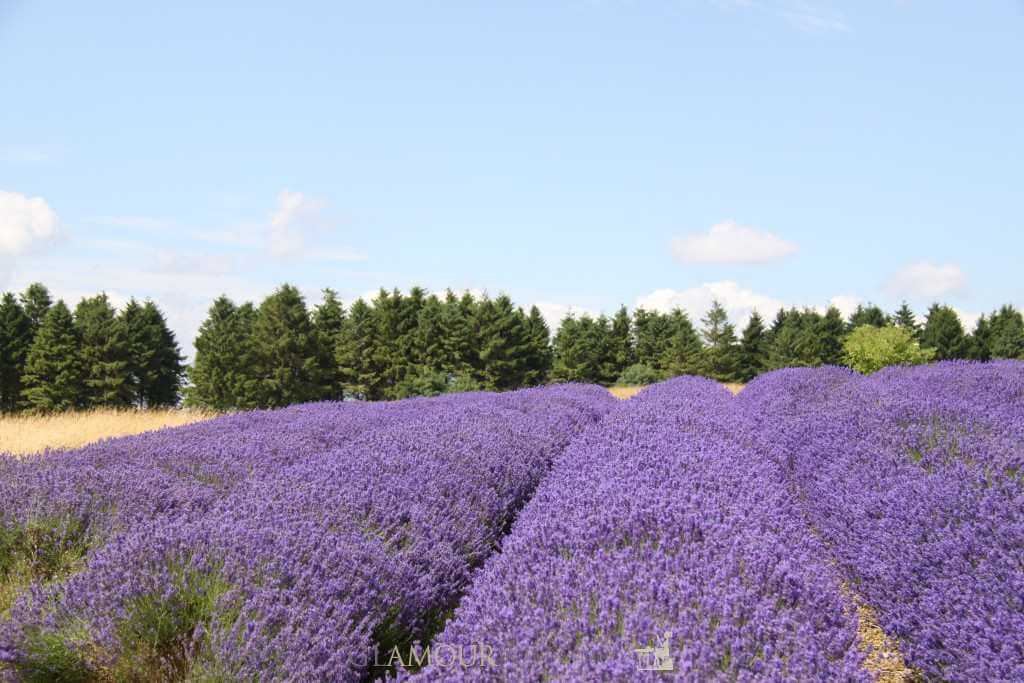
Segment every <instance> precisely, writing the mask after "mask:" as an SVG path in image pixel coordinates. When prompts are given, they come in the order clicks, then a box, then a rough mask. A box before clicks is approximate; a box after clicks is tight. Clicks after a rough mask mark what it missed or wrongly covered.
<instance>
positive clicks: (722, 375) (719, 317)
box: [699, 301, 739, 382]
mask: <svg viewBox="0 0 1024 683" xmlns="http://www.w3.org/2000/svg"><path fill="white" fill-rule="evenodd" d="M701 324H702V325H703V328H702V330H701V336H702V337H703V338H704V342H705V344H706V345H705V346H704V348H703V350H702V351H701V358H700V364H699V368H700V370H701V374H702V375H704V376H705V377H710V378H712V379H715V380H718V381H719V382H734V381H736V379H737V375H738V370H739V368H738V365H739V350H738V348H737V343H738V342H737V339H736V328H735V327H733V324H732V323H730V322H729V315H728V313H726V311H725V308H724V307H723V306H722V304H720V303H719V302H718V301H713V302H712V303H711V309H710V310H709V311H708V312H707V315H706V316H704V317H703V318H701Z"/></svg>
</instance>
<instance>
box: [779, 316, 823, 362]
mask: <svg viewBox="0 0 1024 683" xmlns="http://www.w3.org/2000/svg"><path fill="white" fill-rule="evenodd" d="M822 318H823V316H821V315H820V314H818V313H817V312H815V311H812V310H810V309H805V310H803V311H800V310H797V309H796V308H793V309H790V310H788V311H780V312H779V314H778V315H777V316H776V318H775V323H774V324H773V325H772V328H773V334H772V340H771V346H770V349H769V352H768V366H769V369H772V370H774V369H778V368H786V367H813V366H817V365H821V363H822V358H821V357H822V349H821V346H820V343H819V339H818V332H819V327H820V326H821V324H822Z"/></svg>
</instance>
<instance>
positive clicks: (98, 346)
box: [0, 284, 1024, 412]
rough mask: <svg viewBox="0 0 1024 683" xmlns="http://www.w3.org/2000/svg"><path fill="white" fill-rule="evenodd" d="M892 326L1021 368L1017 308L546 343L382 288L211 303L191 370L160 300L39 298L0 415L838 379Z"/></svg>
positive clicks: (931, 351) (537, 326) (631, 331)
mask: <svg viewBox="0 0 1024 683" xmlns="http://www.w3.org/2000/svg"><path fill="white" fill-rule="evenodd" d="M865 326H868V327H874V328H897V329H899V330H901V331H903V332H905V333H906V334H905V335H904V337H909V338H910V339H912V340H913V343H914V344H915V345H918V346H919V347H920V348H921V349H923V350H925V351H926V352H927V354H926V355H927V357H928V358H934V359H936V360H947V359H958V358H970V359H976V360H989V359H993V358H1021V359H1024V318H1022V316H1021V313H1020V312H1019V311H1017V310H1016V309H1015V308H1013V307H1012V306H1003V307H1002V308H1000V309H998V310H997V311H993V312H992V313H991V314H988V315H984V316H982V317H981V318H980V319H979V320H978V322H977V324H976V325H975V327H974V329H973V331H971V332H970V333H969V332H967V331H966V330H965V329H964V327H963V325H962V323H961V321H960V318H959V316H958V315H957V313H956V312H955V311H954V310H953V309H952V308H950V307H948V306H945V305H941V304H935V305H933V306H931V307H930V308H929V309H928V311H927V314H926V315H925V316H924V320H923V323H919V322H918V320H917V318H916V317H915V315H914V313H913V311H911V309H910V308H909V306H907V304H905V303H904V304H903V305H902V306H901V307H900V308H899V309H898V310H896V311H894V312H893V313H891V314H888V313H886V312H885V311H883V310H882V309H881V308H879V307H878V306H874V305H870V304H868V305H862V306H858V308H857V310H856V311H855V312H854V313H853V314H852V315H851V316H850V317H849V318H844V317H843V315H842V314H841V313H840V312H839V310H838V309H837V308H835V307H831V308H829V309H827V310H826V311H825V312H824V313H822V312H819V311H817V310H814V309H810V308H805V309H795V308H791V309H782V310H779V311H778V312H777V313H776V315H775V317H774V318H773V319H772V320H771V321H770V322H769V321H767V320H765V319H764V318H763V317H762V316H761V315H760V314H758V313H756V312H755V313H754V314H752V315H751V317H750V318H749V320H748V321H747V323H746V324H745V326H744V327H743V329H742V330H738V329H737V328H736V326H735V325H733V323H731V322H730V321H729V318H728V315H727V313H726V311H725V309H724V307H723V306H722V305H721V304H719V303H718V302H714V304H713V305H712V307H711V309H710V310H709V311H708V313H707V314H706V315H705V316H704V317H703V318H702V319H700V320H699V321H696V322H694V321H693V320H691V319H690V317H689V315H688V314H687V313H686V312H685V311H683V310H680V309H676V310H673V311H669V312H658V311H648V310H645V309H643V308H638V309H636V310H635V311H633V312H632V313H630V312H629V311H627V309H626V308H625V307H624V306H623V307H621V308H620V309H619V310H618V311H616V312H615V313H614V314H613V315H611V316H605V315H600V316H591V315H581V316H574V315H568V316H566V317H565V318H564V319H563V320H562V321H561V324H560V325H559V327H558V329H557V331H556V333H555V334H554V336H553V337H552V335H551V331H550V330H549V328H548V325H547V324H546V323H545V320H544V318H543V316H542V315H541V313H540V311H539V310H538V309H537V307H536V306H534V307H531V308H530V309H529V310H524V309H523V308H521V307H518V306H516V305H515V304H514V303H513V302H512V300H511V299H510V298H509V297H508V296H506V295H500V296H497V297H495V298H491V297H488V296H486V295H485V296H482V297H474V296H473V295H472V294H470V293H468V292H467V293H464V294H461V295H458V294H455V293H453V292H451V291H447V292H445V293H444V294H443V295H440V296H438V295H435V294H428V293H427V292H426V291H425V290H423V289H422V288H419V287H413V288H412V289H411V290H409V291H408V293H403V292H401V291H399V290H397V289H393V290H391V291H388V290H385V289H381V290H380V291H379V292H378V293H377V295H376V296H375V297H374V298H373V300H372V301H370V302H366V301H364V300H363V299H357V300H356V301H355V302H353V303H352V304H351V305H350V306H349V307H348V308H346V307H345V306H344V305H343V304H342V302H341V301H340V300H339V298H338V295H337V293H336V292H334V291H333V290H331V289H326V290H324V296H323V300H322V302H321V303H320V304H319V305H317V306H314V307H312V308H309V307H307V305H306V302H305V300H304V298H303V296H302V295H301V293H300V292H299V291H298V289H296V288H295V287H294V286H292V285H287V284H286V285H282V286H281V287H279V288H278V289H277V290H275V291H274V292H273V293H272V294H271V295H269V296H268V297H266V298H265V299H264V300H263V301H262V302H260V303H259V305H258V306H257V305H254V304H253V303H251V302H245V303H242V304H236V303H235V302H233V301H231V300H230V299H229V298H228V297H226V296H221V297H219V298H217V299H216V300H215V301H214V302H213V304H212V306H211V307H210V309H209V312H208V315H207V318H206V320H205V321H204V322H203V324H202V326H201V327H200V329H199V334H198V336H197V338H196V340H195V359H194V362H193V364H192V365H191V366H190V367H188V368H186V367H185V366H184V365H183V357H182V355H181V352H180V348H179V347H178V344H177V342H176V340H175V337H174V334H173V333H172V332H171V331H170V329H169V328H168V326H167V323H166V320H165V318H164V315H163V313H162V312H161V311H160V309H159V308H158V307H157V305H156V304H154V303H153V302H152V301H148V300H147V301H145V302H141V303H140V302H138V301H136V300H134V299H133V300H131V301H129V302H128V304H127V305H125V306H124V307H123V309H122V310H121V311H119V312H118V311H116V310H115V309H114V307H113V306H112V305H111V303H110V301H109V299H108V298H107V296H106V295H105V294H99V295H96V296H94V297H89V298H85V299H82V300H81V301H80V302H79V303H78V305H77V306H76V307H75V309H74V311H71V310H69V309H68V307H67V306H66V305H65V304H64V302H63V301H57V302H56V303H54V302H53V301H52V298H51V296H50V293H49V292H48V291H47V289H46V288H45V287H44V286H43V285H41V284H33V285H31V286H30V287H29V288H28V289H26V290H25V292H23V293H22V294H20V295H18V296H15V295H14V294H11V293H8V294H5V295H3V297H2V299H0V410H2V411H4V412H15V411H19V410H31V411H36V412H50V411H59V410H66V409H79V408H91V407H133V406H134V407H148V406H172V405H177V404H178V403H179V402H180V400H181V399H182V398H184V401H185V403H186V404H187V405H190V406H197V407H203V408H209V409H213V410H219V411H220V410H234V409H252V408H264V407H278V406H284V405H288V404H291V403H298V402H305V401H318V400H345V399H365V400H390V399H399V398H406V397H410V396H430V395H436V394H441V393H447V392H455V391H472V390H492V391H503V390H508V389H516V388H521V387H528V386H535V385H538V384H543V383H546V382H568V381H578V382H593V383H599V384H605V385H611V384H647V383H650V382H655V381H659V380H662V379H665V378H668V377H672V376H675V375H679V374H695V375H703V376H707V377H711V378H714V379H717V380H719V381H723V382H747V381H750V380H751V379H753V378H754V377H756V376H757V375H759V374H761V373H762V372H766V371H768V370H773V369H776V368H782V367H790V366H815V365H825V364H828V365H842V364H844V362H846V361H847V360H848V359H847V357H846V355H845V353H844V342H846V341H847V340H848V339H850V336H851V334H852V333H853V332H854V330H856V329H858V328H862V327H865Z"/></svg>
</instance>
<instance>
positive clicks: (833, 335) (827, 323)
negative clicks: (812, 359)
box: [815, 306, 846, 365]
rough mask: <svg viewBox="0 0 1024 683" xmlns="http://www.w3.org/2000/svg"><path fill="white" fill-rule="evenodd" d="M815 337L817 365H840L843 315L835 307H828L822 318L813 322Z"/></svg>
mask: <svg viewBox="0 0 1024 683" xmlns="http://www.w3.org/2000/svg"><path fill="white" fill-rule="evenodd" d="M815 324H816V329H815V334H816V335H817V341H818V343H817V364H824V365H842V364H843V355H844V352H843V340H844V339H845V337H846V325H845V324H844V323H843V314H842V313H840V312H839V309H838V308H836V307H835V306H829V307H828V310H827V311H826V312H825V315H824V316H821V317H820V318H818V319H817V320H816V321H815Z"/></svg>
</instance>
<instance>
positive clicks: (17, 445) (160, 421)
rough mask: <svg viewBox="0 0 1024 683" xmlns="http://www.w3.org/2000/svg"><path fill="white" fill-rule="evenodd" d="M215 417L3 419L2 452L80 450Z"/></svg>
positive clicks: (136, 413) (144, 414)
mask: <svg viewBox="0 0 1024 683" xmlns="http://www.w3.org/2000/svg"><path fill="white" fill-rule="evenodd" d="M214 416H215V414H214V413H206V412H202V411H193V410H173V409H171V410H168V409H161V410H89V411H85V412H73V413H57V414H54V415H13V416H3V417H0V453H13V454H15V455H27V454H30V453H38V452H40V451H43V450H45V449H47V448H76V447H78V446H84V445H86V444H88V443H92V442H93V441H99V440H100V439H105V438H108V437H112V436H129V435H131V434H140V433H142V432H149V431H153V430H154V429H162V428H164V427H177V426H180V425H186V424H191V423H193V422H199V421H200V420H207V419H209V418H211V417H214Z"/></svg>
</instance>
